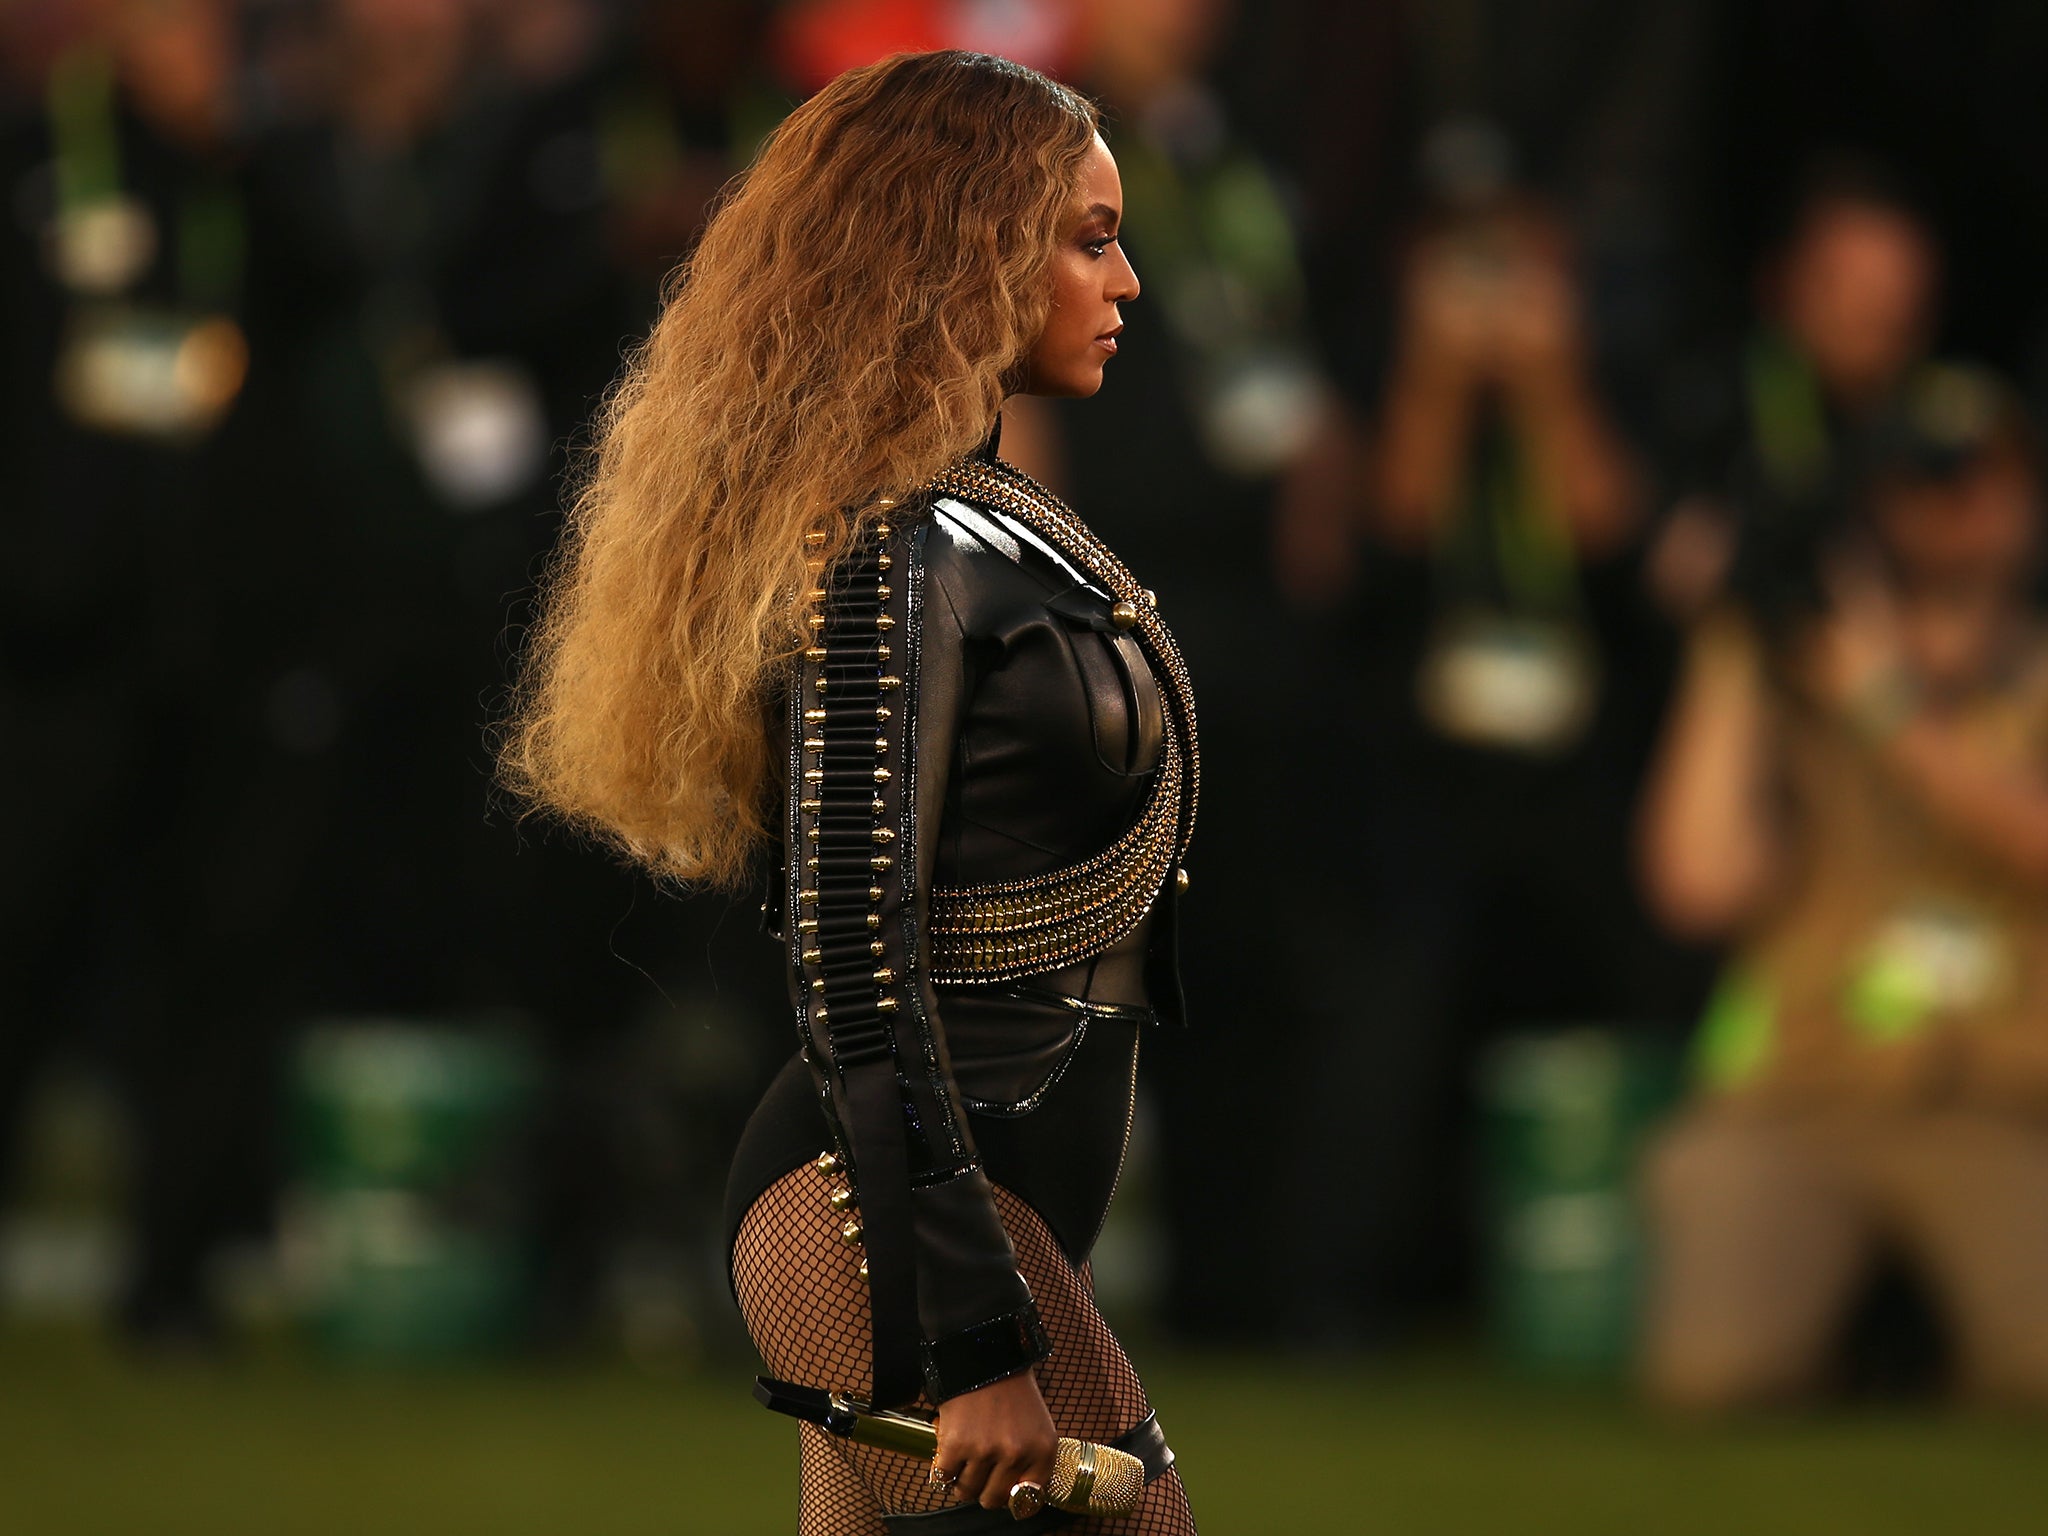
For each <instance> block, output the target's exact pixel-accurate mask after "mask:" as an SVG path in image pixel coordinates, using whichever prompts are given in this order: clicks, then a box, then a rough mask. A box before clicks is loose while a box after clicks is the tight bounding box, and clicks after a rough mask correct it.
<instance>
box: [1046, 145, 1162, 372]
mask: <svg viewBox="0 0 2048 1536" xmlns="http://www.w3.org/2000/svg"><path fill="white" fill-rule="evenodd" d="M1123 207H1124V189H1123V182H1122V180H1121V179H1120V178H1119V177H1118V176H1117V173H1116V161H1115V160H1114V159H1113V158H1112V157H1111V155H1110V153H1109V146H1108V145H1106V144H1104V143H1103V142H1102V139H1101V137H1100V136H1097V138H1096V140H1095V144H1094V146H1093V147H1092V148H1091V149H1090V150H1089V151H1088V158H1087V160H1086V161H1085V162H1084V163H1083V165H1082V167H1081V195H1080V197H1079V199H1078V200H1077V202H1076V206H1075V207H1074V208H1073V209H1072V210H1071V212H1070V213H1069V215H1068V219H1067V224H1066V227H1065V228H1064V229H1062V230H1061V232H1060V247H1059V251H1058V253H1057V254H1056V255H1055V256H1054V257H1053V263H1052V309H1051V311H1050V313H1049V314H1048V315H1047V316H1046V321H1045V330H1044V331H1043V332H1041V333H1040V335H1039V338H1038V340H1037V342H1036V343H1035V344H1034V345H1033V346H1032V348H1031V352H1030V355H1029V356H1027V357H1026V358H1025V373H1024V392H1025V393H1026V394H1031V395H1060V396H1066V397H1070V398H1081V397H1084V396H1087V395H1092V394H1094V393H1095V392H1096V391H1097V390H1098V389H1100V388H1102V369H1103V366H1104V365H1105V364H1106V363H1108V361H1109V360H1110V359H1111V358H1112V357H1114V356H1116V345H1117V344H1116V336H1117V333H1118V332H1119V331H1121V330H1122V329H1123V321H1122V320H1121V319H1120V318H1119V317H1118V315H1117V309H1116V307H1117V305H1118V304H1120V303H1124V302H1126V301H1128V300H1131V299H1135V298H1136V297H1137V296H1138V276H1137V274H1136V273H1135V272H1133V271H1132V270H1131V263H1130V258H1128V257H1127V256H1125V255H1124V250H1123V247H1122V246H1121V245H1120V244H1118V243H1117V227H1118V224H1119V223H1120V221H1121V220H1122V218H1123Z"/></svg>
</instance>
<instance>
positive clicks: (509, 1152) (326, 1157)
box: [285, 1020, 535, 1363]
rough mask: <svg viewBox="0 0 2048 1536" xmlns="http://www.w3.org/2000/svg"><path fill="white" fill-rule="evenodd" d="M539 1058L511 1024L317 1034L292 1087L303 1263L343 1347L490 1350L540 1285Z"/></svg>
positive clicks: (331, 1334) (500, 1345)
mask: <svg viewBox="0 0 2048 1536" xmlns="http://www.w3.org/2000/svg"><path fill="white" fill-rule="evenodd" d="M534 1077H535V1070H534V1063H533V1059H532V1056H531V1054H530V1052H529V1051H528V1049H527V1047H526V1046H525V1045H524V1043H523V1042H522V1041H521V1039H520V1037H519V1035H518V1033H517V1031H516V1030H515V1029H513V1028H512V1027H510V1026H509V1025H507V1024H497V1023H493V1024H481V1025H477V1026H472V1027H457V1026H454V1025H448V1024H424V1023H401V1022H395V1021H382V1020H377V1021H369V1020H365V1021H350V1022H337V1023H331V1024H324V1025H321V1026H320V1027H318V1028H315V1029H313V1030H311V1031H310V1032H309V1033H308V1034H307V1036H306V1038H305V1040H304V1042H303V1043H302V1044H301V1046H300V1049H299V1053H298V1059H297V1064H296V1072H295V1077H294V1084H293V1088H294V1092H293V1100H294V1102H293V1124H294V1131H295V1137H294V1140H295V1143H296V1161H297V1169H296V1180H295V1192H294V1194H293V1195H292V1197H291V1200H290V1204H289V1207H288V1210H287V1213H286V1222H285V1231H286V1235H287V1243H288V1245H289V1246H288V1249H287V1253H288V1264H289V1268H290V1270H291V1271H292V1273H293V1275H294V1278H295V1281H296V1288H297V1290H298V1292H299V1294H300V1295H301V1296H302V1297H303V1299H304V1303H305V1313H306V1318H307V1321H308V1323H309V1325H310V1328H311V1332H312V1335H313V1337H314V1339H315V1340H316V1341H317V1342H318V1344H319V1345H320V1346H321V1348H322V1349H323V1350H324V1351H325V1352H326V1353H327V1354H329V1355H330V1356H332V1357H335V1358H340V1359H350V1360H363V1361H381V1362H387V1363H405V1362H425V1361H438V1360H450V1359H465V1358H481V1357H487V1356H491V1355H495V1354H499V1353H502V1352H503V1351H504V1350H505V1349H506V1348H507V1347H508V1346H509V1345H510V1344H512V1343H513V1342H514V1340H515V1339H516V1338H517V1336H518V1334H519V1331H520V1327H521V1324H522V1321H523V1314H524V1310H525V1302H526V1293H527V1289H528V1287H527V1270H528V1264H527V1255H526V1238H525V1232H524V1216H525V1212H524V1204H525V1202H524V1199H523V1190H524V1184H525V1178H524V1169H523V1166H522V1153H523V1150H524V1144H525V1129H526V1124H527V1118H528V1110H529V1107H530V1105H531V1102H532V1097H533V1085H534Z"/></svg>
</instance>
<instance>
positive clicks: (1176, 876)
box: [1173, 869, 1188, 891]
mask: <svg viewBox="0 0 2048 1536" xmlns="http://www.w3.org/2000/svg"><path fill="white" fill-rule="evenodd" d="M1173 888H1174V889H1175V890H1176V891H1184V890H1186V889H1187V888H1188V872H1187V871H1186V870H1184V869H1176V870H1175V871H1174V872H1173Z"/></svg>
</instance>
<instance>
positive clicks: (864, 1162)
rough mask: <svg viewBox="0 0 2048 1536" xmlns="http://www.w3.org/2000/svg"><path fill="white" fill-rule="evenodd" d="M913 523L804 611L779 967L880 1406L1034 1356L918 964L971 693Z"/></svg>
mask: <svg viewBox="0 0 2048 1536" xmlns="http://www.w3.org/2000/svg"><path fill="white" fill-rule="evenodd" d="M932 537H943V535H940V534H934V533H933V531H932V528H931V525H930V523H929V521H928V520H919V521H917V522H914V523H910V524H908V525H907V526H906V525H898V526H896V527H893V528H889V529H887V530H886V531H885V532H884V531H878V532H877V533H875V534H873V535H871V536H869V537H868V538H867V539H865V540H864V541H863V542H862V543H861V544H860V545H859V546H858V547H857V548H856V549H855V550H854V551H852V552H851V553H850V554H848V555H847V556H846V557H844V558H843V559H842V560H841V561H840V562H839V563H838V565H837V566H836V568H835V571H834V574H833V577H832V582H831V587H830V590H829V591H826V590H823V589H820V590H817V591H814V592H813V593H812V602H813V611H812V617H811V620H810V622H811V625H812V644H811V645H810V647H809V648H808V649H807V650H806V651H805V653H804V657H803V663H802V666H801V667H800V669H799V686H798V687H797V688H796V689H795V690H794V694H793V697H792V700H791V705H790V708H791V720H790V735H791V759H790V764H789V768H790V775H789V777H790V785H791V792H790V796H789V814H788V819H787V825H786V834H785V835H786V837H787V852H788V860H787V863H788V872H789V882H790V890H789V900H788V905H787V908H786V910H787V911H788V912H789V913H790V914H791V921H790V923H789V926H788V933H789V940H790V959H791V964H792V966H793V967H794V970H795V976H796V982H797V986H796V993H797V1016H798V1026H799V1030H800V1032H801V1034H802V1037H803V1044H804V1051H805V1056H806V1058H807V1059H808V1060H809V1062H810V1064H811V1068H812V1071H813V1073H814V1074H815V1076H816V1079H817V1081H818V1084H819V1088H820V1097H821V1101H822V1102H823V1105H824V1107H825V1111H826V1117H827V1120H828V1122H830V1124H831V1127H832V1132H833V1136H834V1141H835V1146H836V1150H835V1152H834V1154H833V1158H834V1160H835V1161H836V1162H837V1164H838V1167H839V1171H842V1172H844V1173H845V1175H846V1176H847V1178H848V1180H849V1194H850V1207H849V1208H848V1209H847V1210H846V1212H845V1217H846V1224H845V1227H844V1228H843V1235H844V1237H845V1239H846V1241H847V1242H848V1243H849V1244H851V1245H854V1246H857V1247H859V1248H860V1249H861V1250H862V1253H863V1256H864V1260H865V1263H864V1268H863V1273H864V1275H865V1276H866V1278H867V1282H868V1287H869V1305H870V1312H871V1316H872V1320H873V1346H874V1387H873V1397H874V1400H875V1401H876V1402H877V1403H878V1404H892V1403H901V1402H908V1401H910V1400H912V1399H913V1398H915V1397H916V1396H917V1395H918V1394H919V1393H920V1392H922V1393H923V1395H924V1396H926V1397H927V1398H929V1399H930V1400H931V1401H932V1402H934V1403H936V1402H942V1401H944V1400H945V1399H946V1398H949V1397H955V1396H958V1395H959V1394H960V1393H962V1392H967V1391H971V1390H973V1389H974V1388H976V1387H980V1386H985V1385H987V1384H988V1383H989V1382H991V1381H995V1380H999V1379H1000V1378H1002V1377H1005V1376H1009V1375H1013V1374H1015V1373H1016V1372H1017V1371H1020V1370H1023V1369H1024V1368H1026V1367H1027V1366H1029V1365H1031V1364H1032V1363H1033V1362H1034V1361H1037V1360H1040V1359H1043V1358H1044V1357H1045V1356H1046V1355H1047V1354H1049V1353H1050V1345H1049V1343H1048V1341H1047V1339H1046V1336H1045V1332H1044V1330H1043V1328H1042V1327H1041V1326H1040V1324H1039V1320H1038V1315H1037V1311H1036V1309H1035V1307H1034V1306H1033V1304H1032V1300H1031V1294H1030V1290H1029V1288H1028V1286H1027V1285H1026V1284H1025V1282H1024V1278H1023V1276H1022V1275H1020V1274H1019V1273H1018V1272H1017V1264H1016V1256H1015V1254H1014V1253H1013V1251H1012V1249H1011V1246H1010V1241H1009V1237H1008V1235H1007V1234H1006V1233H1005V1231H1004V1229H1003V1225H1002V1222H1001V1220H1000V1218H999V1217H998V1215H997V1212H996V1208H995V1200H994V1196H993V1193H992V1191H991V1189H990V1186H989V1181H988V1178H987V1175H986V1174H985V1173H984V1172H983V1171H982V1168H981V1164H980V1161H979V1158H978V1156H977V1154H976V1151H975V1147H974V1141H973V1137H972V1135H971V1133H970V1131H969V1129H968V1125H967V1118H966V1115H965V1113H964V1111H963V1109H962V1105H961V1101H960V1095H959V1092H958V1090H957V1089H956V1088H955V1086H954V1083H953V1074H952V1067H951V1063H950V1061H949V1059H948V1057H947V1052H946V1039H945V1030H944V1026H943V1024H942V1022H941V1019H940V1013H939V1007H938V1002H937V998H936V995H935V993H934V991H933V988H932V986H931V983H930V980H929V976H928V971H927V967H926V963H925V943H924V937H925V921H926V909H927V902H928V897H929V891H930V888H931V879H932V870H933V867H934V855H935V853H936V847H937V841H938V827H939V816H940V810H941V807H942V806H943V804H944V801H945V796H946V782H947V774H948V771H949V767H950V764H951V761H952V758H953V751H954V743H955V740H956V737H957V734H958V729H959V720H960V717H961V714H962V709H963V706H964V703H965V697H966V693H967V690H968V688H969V686H970V678H969V673H968V661H967V645H966V636H965V634H964V633H963V632H962V630H961V628H960V624H959V620H958V618H957V613H956V609H955V605H954V604H953V603H951V602H950V601H948V600H947V599H946V597H945V595H944V594H943V593H935V592H930V591H927V586H928V572H927V566H926V561H925V544H926V540H927V539H928V538H932Z"/></svg>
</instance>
